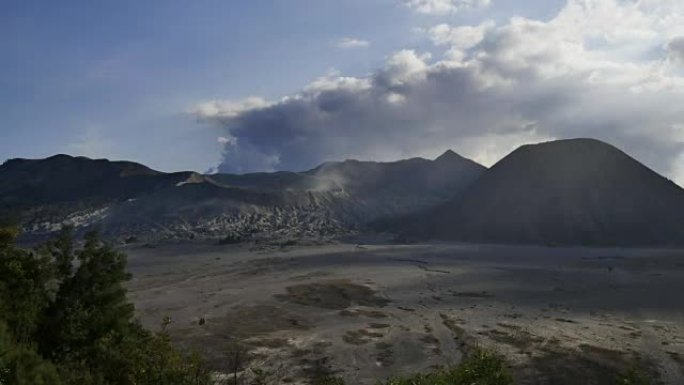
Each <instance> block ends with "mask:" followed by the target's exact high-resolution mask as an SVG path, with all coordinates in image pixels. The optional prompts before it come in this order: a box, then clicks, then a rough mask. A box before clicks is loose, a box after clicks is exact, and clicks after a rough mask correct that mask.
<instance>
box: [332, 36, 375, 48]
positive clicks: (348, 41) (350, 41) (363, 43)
mask: <svg viewBox="0 0 684 385" xmlns="http://www.w3.org/2000/svg"><path fill="white" fill-rule="evenodd" d="M369 46H370V42H369V41H368V40H361V39H354V38H351V37H345V38H344V39H341V40H340V41H338V42H337V47H338V48H343V49H353V48H366V47H369Z"/></svg>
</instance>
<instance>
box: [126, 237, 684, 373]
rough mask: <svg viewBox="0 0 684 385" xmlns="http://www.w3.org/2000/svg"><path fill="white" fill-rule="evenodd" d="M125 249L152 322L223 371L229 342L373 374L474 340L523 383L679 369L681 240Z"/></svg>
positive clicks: (318, 366) (278, 363)
mask: <svg viewBox="0 0 684 385" xmlns="http://www.w3.org/2000/svg"><path fill="white" fill-rule="evenodd" d="M126 251H127V252H128V253H129V256H130V258H129V265H130V269H131V272H132V273H133V275H134V279H133V281H132V282H131V283H130V290H131V296H132V298H133V300H134V302H135V303H136V306H137V308H138V315H139V317H140V319H141V320H142V322H143V323H144V324H145V325H147V326H149V327H152V328H155V327H158V325H159V324H160V322H161V320H162V319H163V318H164V316H167V315H168V316H170V317H171V319H172V324H171V325H170V329H169V330H170V331H171V333H172V336H173V337H174V338H175V339H176V340H177V341H179V342H180V343H182V344H183V345H185V346H189V347H193V348H196V349H199V350H200V351H202V352H204V353H205V354H206V355H207V356H208V357H210V359H211V362H212V363H213V364H214V365H215V366H216V367H217V368H218V369H219V370H222V371H225V372H230V371H231V370H233V368H234V366H235V362H234V361H235V358H236V357H238V360H239V361H240V363H241V365H239V366H240V367H241V369H244V368H245V367H248V366H252V367H261V368H266V369H267V371H268V372H270V373H271V375H272V376H274V377H277V379H278V380H279V381H282V382H288V381H290V382H302V381H304V380H305V379H306V378H307V377H310V376H312V375H313V374H312V372H316V371H321V370H327V371H330V372H334V373H337V374H339V375H341V376H342V377H344V378H345V379H347V380H348V382H349V383H360V384H371V383H374V382H375V380H377V379H383V378H386V377H389V376H392V375H397V374H402V373H413V372H418V371H424V370H429V369H430V368H432V367H435V366H440V365H449V364H455V363H458V362H459V360H460V359H461V357H462V355H463V354H464V353H467V352H468V350H469V349H472V348H474V347H476V346H480V347H493V348H496V349H497V350H498V351H499V352H501V353H502V354H505V355H506V356H507V358H508V359H509V361H510V362H511V364H512V365H513V368H514V371H515V373H516V377H517V378H518V380H519V382H520V383H523V384H554V385H556V384H576V383H583V384H588V385H590V384H597V385H602V384H610V383H612V381H613V379H614V376H615V375H616V373H618V372H620V371H623V370H625V369H627V368H629V367H630V366H635V365H637V366H639V367H641V368H643V369H644V370H645V371H647V372H648V373H651V374H650V375H652V376H654V377H659V378H660V380H661V381H662V382H663V383H665V384H681V383H684V296H683V295H682V293H684V251H682V250H655V249H607V248H603V249H588V248H555V247H512V246H510V247H509V246H482V245H463V244H431V245H412V246H397V245H369V246H363V247H361V246H359V245H353V244H337V245H328V246H310V247H292V248H285V249H276V250H273V249H271V250H266V251H265V250H255V249H249V247H247V246H235V245H234V246H216V245H209V244H185V245H166V246H160V247H157V248H131V249H128V250H126ZM238 347H239V348H238ZM238 350H239V351H240V352H242V353H244V354H242V353H240V354H238V355H237V356H236V352H237V351H238ZM243 350H244V351H243ZM245 357H249V360H250V361H251V362H250V363H247V361H248V360H247V359H246V358H245ZM578 381H579V382H578Z"/></svg>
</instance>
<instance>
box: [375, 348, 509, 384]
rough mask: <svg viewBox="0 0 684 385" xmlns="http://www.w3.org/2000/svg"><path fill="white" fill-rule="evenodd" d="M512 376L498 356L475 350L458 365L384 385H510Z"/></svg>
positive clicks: (388, 382) (397, 379) (398, 379)
mask: <svg viewBox="0 0 684 385" xmlns="http://www.w3.org/2000/svg"><path fill="white" fill-rule="evenodd" d="M512 384H513V376H512V375H511V373H510V371H509V370H508V368H507V366H506V362H505V361H504V360H503V358H501V357H500V356H499V355H497V354H495V353H493V352H490V351H486V350H477V351H475V352H473V353H471V354H470V355H469V356H468V357H467V358H466V359H464V360H463V362H461V364H460V365H458V366H456V367H453V368H448V369H443V370H438V371H435V372H433V373H430V374H425V375H422V374H418V375H415V376H412V377H408V378H396V379H390V380H388V381H387V382H386V383H385V385H512Z"/></svg>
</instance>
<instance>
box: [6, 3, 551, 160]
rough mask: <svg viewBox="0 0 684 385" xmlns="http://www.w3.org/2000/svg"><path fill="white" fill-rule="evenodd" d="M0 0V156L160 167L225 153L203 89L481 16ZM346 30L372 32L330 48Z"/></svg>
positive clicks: (295, 85)
mask: <svg viewBox="0 0 684 385" xmlns="http://www.w3.org/2000/svg"><path fill="white" fill-rule="evenodd" d="M537 3H544V4H546V3H548V2H545V1H543V2H537ZM0 7H1V8H0V55H1V57H0V59H1V60H0V130H1V133H2V140H0V158H3V159H4V158H11V157H43V156H47V155H51V154H54V153H59V152H68V153H74V154H78V153H81V154H85V155H89V156H102V157H117V158H128V159H134V160H138V161H142V162H145V163H147V164H150V165H151V166H154V167H157V168H160V169H164V170H176V169H195V170H206V169H208V168H210V167H211V166H213V165H215V164H216V163H217V162H218V161H219V157H220V147H219V145H218V144H217V143H216V136H217V134H216V132H214V131H213V130H211V129H210V128H207V127H205V126H201V125H198V124H197V123H196V121H195V119H194V118H193V117H192V116H189V115H186V114H184V111H185V110H186V109H188V108H189V107H190V106H192V105H193V103H195V102H197V101H198V100H203V99H213V98H217V99H238V98H243V97H247V96H252V95H259V96H263V97H267V98H275V97H281V96H284V95H287V94H288V93H290V92H293V91H296V90H298V89H299V88H301V87H302V86H304V85H306V84H307V83H309V82H311V81H312V80H314V79H315V78H317V77H319V76H321V75H323V74H325V73H327V72H329V71H330V70H331V69H336V70H338V71H340V72H344V73H346V74H352V75H363V74H366V73H370V72H372V71H373V70H374V69H375V68H377V67H379V66H380V65H381V64H382V63H383V61H384V60H385V58H386V57H387V55H389V54H391V53H392V52H393V51H396V50H398V49H402V48H420V47H425V48H427V49H429V48H430V47H429V41H428V39H426V38H425V37H424V36H420V35H419V34H417V33H415V31H414V28H416V27H429V26H430V25H431V24H432V23H434V22H435V21H436V20H437V19H445V20H458V19H464V20H467V19H468V18H471V19H477V18H480V17H483V15H482V13H483V12H470V13H469V14H467V15H457V16H453V15H447V16H444V17H435V16H431V15H427V16H426V15H418V14H416V13H414V12H412V10H411V9H409V8H408V7H406V6H404V5H403V4H401V3H399V2H397V1H392V0H377V1H368V0H345V1H333V0H320V1H310V0H263V1H261V0H260V1H235V0H232V1H231V0H203V1H181V0H171V1H167V0H165V1H116V2H115V1H73V0H67V1H60V2H55V1H23V0H22V1H16V0H9V1H7V0H6V1H3V2H2V5H0ZM533 8H534V7H533ZM510 11H511V9H510V7H509V9H508V10H507V11H506V12H510ZM513 11H522V9H517V10H515V9H514V10H513ZM345 37H349V38H356V39H363V40H367V41H370V42H371V45H370V46H369V47H367V48H364V49H352V50H350V49H346V50H345V49H340V48H338V47H337V43H338V41H339V40H340V39H342V38H345Z"/></svg>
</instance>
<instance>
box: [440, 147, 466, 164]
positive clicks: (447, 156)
mask: <svg viewBox="0 0 684 385" xmlns="http://www.w3.org/2000/svg"><path fill="white" fill-rule="evenodd" d="M454 159H458V160H461V159H464V158H463V157H462V156H461V155H459V154H457V153H456V152H454V151H453V150H446V151H444V153H443V154H442V155H440V156H438V157H437V158H435V162H443V161H445V160H454Z"/></svg>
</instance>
